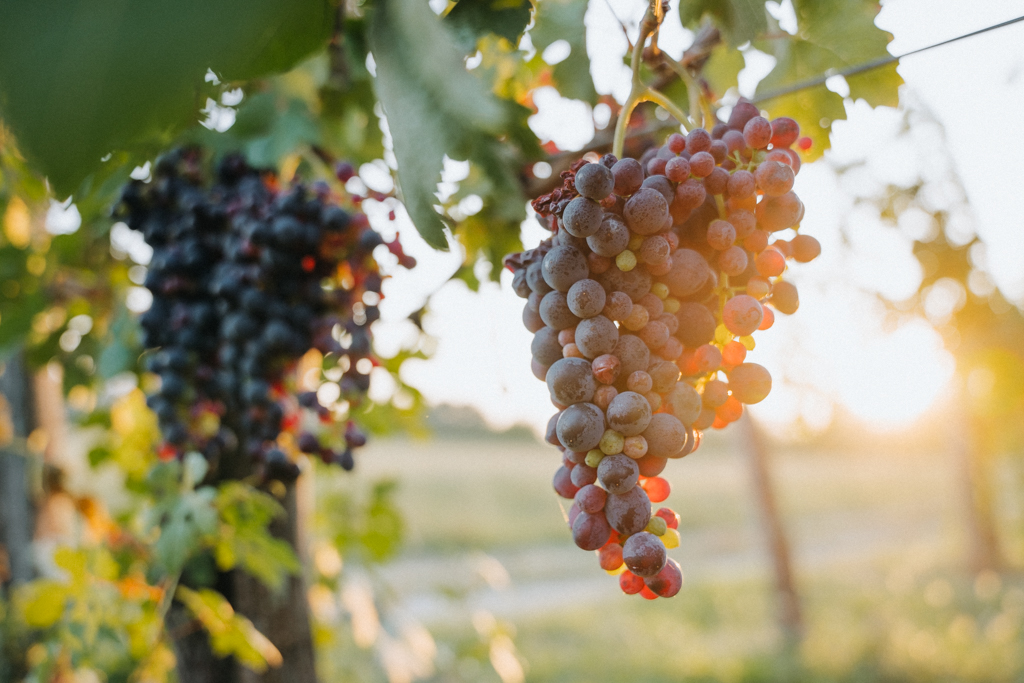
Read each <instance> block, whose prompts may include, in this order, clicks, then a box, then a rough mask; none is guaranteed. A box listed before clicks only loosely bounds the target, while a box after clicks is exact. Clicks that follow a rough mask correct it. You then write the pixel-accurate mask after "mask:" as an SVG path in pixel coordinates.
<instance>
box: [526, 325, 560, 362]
mask: <svg viewBox="0 0 1024 683" xmlns="http://www.w3.org/2000/svg"><path fill="white" fill-rule="evenodd" d="M530 351H531V352H532V353H533V357H534V358H535V359H537V362H538V363H540V364H541V365H551V364H552V363H554V362H555V361H557V360H559V359H560V358H561V357H562V345H561V344H559V343H558V332H556V331H555V330H554V329H553V328H550V327H543V328H541V329H540V330H539V331H538V332H537V333H536V334H534V335H533V343H532V344H531V345H530Z"/></svg>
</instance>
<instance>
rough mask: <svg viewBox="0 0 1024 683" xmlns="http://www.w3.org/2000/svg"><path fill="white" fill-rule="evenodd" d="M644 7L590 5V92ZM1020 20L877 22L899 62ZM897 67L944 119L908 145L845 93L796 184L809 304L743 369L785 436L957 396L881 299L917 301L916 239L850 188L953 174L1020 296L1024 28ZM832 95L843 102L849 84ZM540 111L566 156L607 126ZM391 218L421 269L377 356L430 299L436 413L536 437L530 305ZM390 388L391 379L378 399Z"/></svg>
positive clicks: (885, 115)
mask: <svg viewBox="0 0 1024 683" xmlns="http://www.w3.org/2000/svg"><path fill="white" fill-rule="evenodd" d="M645 6H646V2H644V0H608V2H606V1H605V0H591V1H590V3H589V6H588V11H587V15H586V25H587V31H588V37H587V51H588V54H589V56H590V58H591V73H592V75H593V76H594V79H595V86H596V87H597V90H598V92H600V93H602V94H604V93H609V94H612V95H613V96H615V97H616V99H618V100H619V101H620V102H621V101H622V100H623V99H624V98H625V96H626V93H627V92H628V88H629V83H628V80H629V71H628V68H627V67H625V66H624V65H623V64H622V63H621V59H620V56H621V55H622V54H623V53H624V52H625V50H626V41H625V38H624V36H623V35H622V28H621V26H620V24H619V23H618V21H619V20H621V21H622V22H624V23H626V24H627V27H628V30H629V31H630V33H631V35H636V20H637V19H639V17H640V16H642V14H643V11H644V8H645ZM613 11H614V15H613V14H612V12H613ZM1022 14H1024V0H1015V1H1011V0H986V2H983V3H978V2H971V3H967V2H962V1H960V2H957V1H956V0H889V1H888V2H883V4H882V11H881V12H880V14H879V15H878V18H877V24H878V26H880V27H881V28H883V29H885V30H887V31H890V32H891V33H892V34H893V35H894V40H893V41H892V42H891V43H890V45H889V50H890V52H891V53H893V54H902V53H904V52H907V51H909V50H913V49H916V48H919V47H923V46H926V45H930V44H932V43H935V42H939V41H941V40H945V39H948V38H951V37H954V36H957V35H961V34H964V33H967V32H970V31H972V30H976V29H979V28H983V27H985V26H989V25H991V24H995V23H999V22H1001V21H1005V20H1007V19H1011V18H1014V17H1017V16H1020V15H1022ZM777 16H778V18H779V19H780V23H781V25H782V26H783V27H784V28H785V27H786V25H787V24H786V21H787V17H789V18H790V20H791V17H792V7H791V5H790V4H789V0H786V2H785V3H783V4H782V5H781V6H779V7H778V9H777ZM616 17H618V19H616ZM691 40H692V34H690V33H689V32H688V31H686V30H685V29H683V28H682V26H681V25H680V23H679V19H678V15H677V14H676V13H675V12H671V13H670V14H669V16H668V18H667V20H666V23H665V25H664V26H663V27H662V30H661V36H660V39H659V44H660V45H661V46H662V48H663V49H665V50H666V51H668V52H669V53H670V54H674V55H675V56H678V55H680V54H681V53H682V51H683V50H684V49H685V48H686V46H688V45H689V43H690V41H691ZM549 49H550V48H549ZM552 52H553V53H554V54H548V53H545V56H546V57H548V56H552V57H554V56H557V52H558V50H557V49H556V50H553V51H552ZM562 56H564V55H562ZM746 58H747V61H746V69H745V70H744V71H743V72H741V74H740V89H739V90H740V92H739V94H743V95H750V94H752V91H753V87H754V85H756V82H757V80H758V79H759V78H760V77H762V76H763V75H764V74H765V73H767V71H768V70H770V68H771V66H772V58H771V57H768V56H767V55H763V54H760V53H748V54H747V55H746ZM898 70H899V73H900V75H901V76H902V77H903V78H904V80H905V81H906V85H905V86H904V87H903V90H902V91H901V100H904V101H908V102H913V103H914V104H915V107H916V108H917V109H918V110H920V111H924V112H927V117H930V118H932V119H933V120H934V121H935V122H937V123H928V122H927V121H924V122H922V123H919V124H918V125H915V126H914V128H913V132H912V134H911V135H910V136H900V135H899V134H898V132H899V130H900V127H901V122H902V120H903V114H902V113H901V112H898V111H896V110H894V109H888V108H878V109H874V110H873V109H872V108H871V107H869V106H868V105H867V104H866V103H864V102H863V101H861V102H853V101H851V100H849V99H847V104H846V109H847V116H848V119H847V120H846V121H839V122H836V123H835V124H834V126H833V133H832V149H831V150H830V151H829V152H827V153H826V155H825V159H824V160H822V161H819V162H817V163H814V164H809V165H805V166H804V167H803V169H802V170H801V172H800V174H799V176H798V177H797V182H796V188H795V189H796V192H797V193H798V195H799V196H800V197H801V198H802V199H803V201H804V203H805V205H806V218H805V219H804V221H803V224H802V225H803V228H802V229H803V231H804V232H807V233H808V234H812V235H814V236H815V237H817V238H818V239H819V240H820V241H821V242H822V245H823V247H824V253H823V256H822V257H821V258H819V259H818V260H817V261H815V262H813V263H811V264H796V267H795V268H793V269H792V270H791V271H790V272H791V273H792V280H793V281H794V282H795V283H796V284H797V285H798V287H799V289H800V296H801V307H800V310H799V311H798V312H797V313H796V314H795V315H794V316H791V317H787V316H782V315H779V316H777V322H776V324H775V326H774V327H773V328H772V329H770V330H768V331H766V332H759V333H758V334H757V336H756V338H757V343H758V346H757V348H756V349H755V351H754V352H753V353H752V354H751V356H750V357H749V359H750V360H754V361H755V362H759V363H761V364H762V365H765V366H766V367H768V368H769V370H770V371H771V372H772V375H773V377H774V379H775V385H774V388H773V391H772V394H771V395H770V396H769V397H768V398H767V399H766V400H765V401H764V402H762V403H761V404H758V405H757V406H754V407H753V408H752V413H753V415H754V416H755V417H756V418H757V419H759V420H763V421H769V422H771V423H772V424H773V425H777V426H779V427H780V429H782V430H785V429H786V428H788V427H796V426H800V427H804V428H810V429H812V430H813V429H821V428H824V427H825V426H827V424H828V422H829V420H830V418H831V416H832V415H833V413H834V411H835V409H836V407H837V406H839V407H841V408H842V409H843V410H844V411H846V412H848V413H850V414H852V415H854V416H855V417H857V418H859V419H861V420H863V421H864V422H865V423H866V424H867V425H869V426H871V427H872V428H876V429H882V430H884V429H892V428H899V427H902V426H905V425H907V424H909V423H910V422H912V421H913V420H914V419H916V418H917V417H919V416H920V415H922V414H923V413H924V412H925V411H927V410H928V409H929V408H930V407H932V406H933V405H934V404H936V402H939V401H942V400H943V399H944V398H946V399H948V397H949V391H948V390H949V386H948V385H949V379H950V377H951V374H952V371H953V367H954V366H953V361H952V358H951V356H950V355H949V354H948V353H947V352H946V351H945V350H944V348H943V340H942V338H941V337H940V336H939V335H938V333H936V332H935V330H934V329H933V328H932V327H931V325H929V324H928V322H927V321H925V320H918V321H910V322H905V323H904V324H901V325H898V326H895V327H894V326H893V325H892V324H891V323H890V322H889V321H887V320H886V318H885V316H884V309H883V307H882V305H881V304H880V303H879V301H878V299H877V296H876V293H882V294H884V295H886V296H889V297H894V298H900V297H901V296H907V295H909V294H911V293H912V292H913V291H915V289H916V286H917V282H918V278H919V277H920V271H919V269H918V266H917V262H916V260H915V259H914V258H913V256H912V253H911V251H910V245H911V243H910V241H909V239H908V238H907V237H906V235H905V234H904V233H903V232H901V231H898V230H896V229H894V228H892V227H889V226H885V225H883V224H881V223H880V222H879V221H878V219H877V217H875V216H872V215H871V213H870V212H868V211H864V210H860V209H857V208H856V207H855V206H854V199H855V197H856V196H857V195H858V194H860V195H870V194H871V193H872V191H873V190H876V189H877V188H879V187H884V185H885V184H887V183H890V182H908V181H911V180H913V179H914V178H915V177H916V176H917V174H918V173H919V172H920V171H921V169H924V172H925V173H928V174H929V175H935V176H936V177H943V175H944V174H946V173H947V171H948V170H950V169H951V170H953V171H955V173H956V175H958V176H959V178H960V180H961V182H962V184H963V188H964V190H965V192H966V196H967V199H968V201H969V203H970V210H969V212H963V211H960V212H959V213H960V215H961V219H962V220H961V221H960V224H961V225H962V232H963V234H964V235H965V236H969V235H971V234H974V233H975V232H976V233H977V234H979V235H980V236H981V237H982V239H983V240H984V241H985V243H986V245H987V249H986V254H985V267H986V269H987V270H988V271H989V274H990V275H991V277H992V279H993V280H994V281H995V283H996V284H997V285H998V286H999V287H1000V288H1002V289H1003V291H1004V292H1006V293H1007V295H1008V296H1009V297H1011V298H1014V299H1018V300H1020V299H1024V267H1022V266H1024V206H1022V204H1024V192H1022V191H1021V190H1020V188H1022V187H1024V166H1022V165H1021V164H1019V163H1017V162H1015V161H1014V160H1016V159H1020V158H1022V156H1024V134H1022V132H1021V128H1020V126H1021V125H1022V123H1024V117H1022V115H1021V112H1022V111H1024V23H1021V24H1016V25H1013V26H1010V27H1007V28H1003V29H999V30H997V31H993V32H989V33H986V34H984V35H982V36H979V37H976V38H971V39H968V40H965V41H961V42H959V43H955V44H952V45H948V46H944V47H940V48H937V49H935V50H929V51H927V52H924V53H921V54H919V55H915V56H911V57H908V58H906V59H905V60H903V61H902V62H901V64H900V66H899V69H898ZM837 80H838V81H839V82H836V81H837ZM829 87H831V88H832V89H833V90H836V91H837V92H840V93H841V94H842V93H844V92H845V91H844V87H845V83H843V82H842V81H841V79H833V80H831V81H830V83H829ZM731 96H732V97H733V98H735V97H736V96H737V94H736V93H732V94H731ZM535 102H536V103H537V105H538V108H539V111H538V113H537V115H535V116H534V117H533V118H532V119H531V121H530V125H531V127H532V128H533V129H534V131H535V132H536V133H537V134H538V135H539V136H540V137H541V138H542V140H553V141H554V142H555V143H556V144H557V145H558V146H559V147H560V148H561V149H578V148H580V147H582V146H583V145H584V144H586V142H588V141H589V140H590V138H591V136H592V135H593V133H594V128H595V124H594V121H595V119H597V120H601V118H602V112H600V111H598V112H596V114H595V112H592V111H591V110H590V107H589V106H588V105H586V104H583V103H581V102H578V101H577V102H574V101H571V100H565V99H562V98H560V97H559V96H558V95H557V93H555V92H553V91H549V92H542V93H538V96H537V97H536V98H535ZM851 163H859V164H861V165H860V166H859V170H857V171H855V172H852V173H847V174H844V176H843V177H842V179H840V178H839V177H838V176H837V173H836V172H835V170H834V169H835V168H837V167H839V166H846V165H849V164H851ZM464 174H465V168H464V166H463V165H462V164H459V163H457V162H453V163H451V164H450V166H449V168H447V169H446V174H445V176H444V179H445V180H446V181H448V182H457V181H458V179H459V178H460V177H462V176H463V175H464ZM361 175H362V176H363V177H364V178H365V179H366V180H367V182H368V183H371V184H372V182H373V181H375V180H376V182H378V183H386V182H387V181H386V179H385V180H380V179H379V175H380V169H379V168H378V169H373V168H367V169H365V172H364V173H361ZM449 187H450V186H449ZM941 194H942V196H939V197H936V198H934V202H937V203H938V204H940V205H941V204H943V203H944V202H945V203H946V204H948V205H949V206H950V207H951V208H956V207H957V206H959V205H960V203H959V202H957V201H956V197H957V188H956V187H955V186H953V187H951V188H948V192H943V193H941ZM368 213H370V214H371V220H372V221H373V222H374V224H375V225H379V226H380V227H381V228H382V231H383V232H393V231H394V228H393V227H389V226H388V225H387V223H388V221H386V220H384V216H383V215H380V216H376V217H375V216H374V215H373V213H372V211H369V210H368ZM920 218H921V217H920V216H914V215H908V216H907V217H906V220H907V221H908V223H909V224H908V225H907V226H903V227H907V228H908V229H910V230H911V231H912V230H913V229H914V228H915V226H914V225H913V224H912V223H913V221H914V220H918V221H920ZM396 224H397V225H398V226H399V232H400V235H401V239H402V242H403V245H404V246H405V247H406V250H407V251H408V252H409V253H410V254H412V255H414V256H415V257H416V258H417V259H418V261H419V265H418V266H417V268H416V269H415V270H413V271H402V270H400V269H399V270H394V271H392V272H393V275H394V277H392V278H391V279H389V280H388V281H387V282H386V284H385V289H384V294H385V299H384V302H383V304H382V306H381V313H382V319H381V322H379V323H378V326H377V328H376V330H375V334H376V340H377V345H378V349H379V351H380V352H381V353H382V354H383V355H389V354H391V353H393V352H394V351H395V350H397V349H398V348H399V347H400V346H402V345H407V344H409V343H410V342H411V340H413V339H414V338H415V334H414V330H413V329H412V328H411V323H408V322H407V321H405V317H406V316H407V315H408V314H409V313H410V312H412V311H414V310H416V309H418V308H419V307H420V306H422V305H423V304H424V303H425V301H426V300H427V298H428V297H429V314H428V315H427V316H426V317H425V319H424V325H425V329H426V331H427V332H428V333H429V334H430V335H431V336H432V338H433V340H432V341H431V342H430V343H429V347H430V348H428V350H429V351H430V352H431V357H430V359H429V360H425V361H420V360H413V361H409V362H407V363H406V365H405V367H404V368H403V379H404V380H405V381H407V382H408V383H409V384H411V385H412V386H415V387H416V388H418V389H419V390H420V391H422V392H423V394H424V396H425V397H426V399H427V400H428V401H430V402H432V403H442V402H444V403H453V404H458V405H472V406H474V407H476V408H477V409H478V410H479V411H480V412H481V413H482V414H483V416H484V417H485V418H486V419H487V420H488V422H490V423H491V424H492V425H493V426H495V427H499V428H502V427H507V426H510V425H512V424H515V423H526V424H528V425H530V426H531V427H533V428H534V429H536V430H542V429H543V426H544V425H545V424H546V422H547V420H548V418H549V417H550V415H551V414H552V412H553V411H554V408H553V407H552V405H551V403H550V401H549V399H548V396H547V390H546V387H545V385H544V384H543V383H542V382H539V381H537V380H536V379H535V378H534V377H533V375H532V373H531V372H530V369H529V368H530V350H529V349H530V339H531V335H530V333H529V332H527V331H526V330H525V328H524V327H523V326H522V323H521V311H522V307H523V300H521V299H519V298H518V297H516V296H515V294H514V293H513V292H512V291H511V288H510V281H511V277H510V274H509V273H507V272H506V273H503V274H502V279H501V283H500V285H499V284H494V283H485V284H484V285H482V286H481V288H480V291H479V292H478V293H473V292H471V291H469V290H468V288H467V287H466V286H465V285H464V284H463V283H461V282H457V281H453V282H448V281H447V280H448V277H449V276H450V274H451V273H453V272H454V271H455V269H456V268H457V267H458V265H459V262H460V261H461V254H458V253H448V254H444V253H439V252H435V251H433V250H431V249H430V248H429V247H428V246H427V245H426V244H425V243H423V241H422V240H421V239H419V237H418V235H416V233H415V229H414V228H413V227H412V226H411V224H409V223H408V221H407V219H406V218H405V217H402V216H400V220H399V221H397V222H396ZM917 227H918V228H920V229H923V227H922V226H917ZM545 234H546V233H544V232H543V231H542V230H540V229H539V228H538V227H535V224H533V223H532V221H531V220H529V219H528V220H527V221H526V222H524V227H523V232H522V236H523V241H524V244H525V245H526V247H527V248H529V247H532V246H535V245H536V244H537V242H539V240H540V239H542V238H543V237H544V236H545ZM844 234H845V235H846V236H847V238H848V239H846V240H844V239H843V235H844ZM942 303H943V302H942V301H938V302H937V303H936V306H937V307H939V308H941V305H942ZM386 388H387V387H386V386H384V385H383V383H382V384H380V385H378V387H377V390H378V391H381V392H383V391H384V390H386Z"/></svg>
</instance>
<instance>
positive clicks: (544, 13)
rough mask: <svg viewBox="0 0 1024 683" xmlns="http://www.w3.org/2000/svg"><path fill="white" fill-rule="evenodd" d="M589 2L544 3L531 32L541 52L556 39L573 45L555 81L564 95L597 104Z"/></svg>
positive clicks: (553, 0)
mask: <svg viewBox="0 0 1024 683" xmlns="http://www.w3.org/2000/svg"><path fill="white" fill-rule="evenodd" d="M586 12H587V3H585V2H576V1H575V0H540V2H539V3H538V5H537V13H536V16H535V19H536V23H535V25H534V27H533V28H532V29H530V40H531V41H532V42H533V46H534V47H535V48H537V53H538V54H537V59H540V53H542V52H544V50H545V49H547V47H548V46H549V45H551V43H553V42H555V41H556V40H564V41H566V42H567V43H569V47H570V49H571V51H570V52H569V56H568V57H566V58H565V59H564V60H562V61H561V62H559V63H558V64H555V66H554V69H553V70H552V74H551V78H552V80H553V81H554V83H555V86H556V87H557V88H558V91H559V92H560V93H561V94H562V95H563V96H564V97H568V98H570V99H574V100H583V101H584V102H589V103H591V104H595V103H596V102H597V91H596V90H595V89H594V79H593V78H591V76H590V57H588V56H587V29H586V26H585V25H584V23H583V15H585V14H586Z"/></svg>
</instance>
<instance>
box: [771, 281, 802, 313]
mask: <svg viewBox="0 0 1024 683" xmlns="http://www.w3.org/2000/svg"><path fill="white" fill-rule="evenodd" d="M769 301H771V304H772V306H774V307H775V309H776V310H778V311H779V312H780V313H785V314H786V315H793V314H794V313H796V309H798V308H800V297H799V295H798V294H797V291H796V287H795V286H794V285H793V283H791V282H786V281H785V280H783V281H780V282H776V283H775V285H774V286H773V287H772V297H771V299H769Z"/></svg>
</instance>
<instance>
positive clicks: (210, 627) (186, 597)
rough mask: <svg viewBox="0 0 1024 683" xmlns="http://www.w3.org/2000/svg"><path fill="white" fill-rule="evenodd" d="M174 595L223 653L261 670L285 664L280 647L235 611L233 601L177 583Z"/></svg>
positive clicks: (216, 650)
mask: <svg viewBox="0 0 1024 683" xmlns="http://www.w3.org/2000/svg"><path fill="white" fill-rule="evenodd" d="M174 597H175V598H176V599H177V600H178V601H179V602H181V603H182V604H183V605H185V607H187V608H188V610H189V611H190V612H192V615H193V616H194V617H195V618H196V620H197V621H198V622H199V623H200V624H202V625H203V628H204V629H205V630H206V631H207V633H209V635H210V649H212V650H213V652H214V653H215V654H216V655H218V656H220V657H227V656H233V657H235V658H237V659H238V661H239V662H241V663H242V664H244V665H245V666H246V667H248V668H249V669H252V670H253V671H256V672H257V673H262V672H264V671H266V670H267V666H268V665H269V666H273V667H278V666H281V664H282V659H283V658H282V657H281V653H280V651H279V650H278V649H277V648H276V647H274V644H273V643H271V642H270V640H268V639H267V637H266V636H265V635H263V634H262V633H260V632H259V631H258V630H256V627H255V626H253V624H252V622H251V621H249V620H248V619H246V618H245V617H243V616H241V615H239V614H235V610H234V609H233V608H232V607H231V603H229V602H228V601H227V599H226V598H225V597H224V596H223V595H221V594H220V593H218V592H217V591H214V590H210V589H208V588H207V589H202V590H199V591H194V590H191V589H189V588H186V587H184V586H178V589H177V591H176V592H175V594H174Z"/></svg>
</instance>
